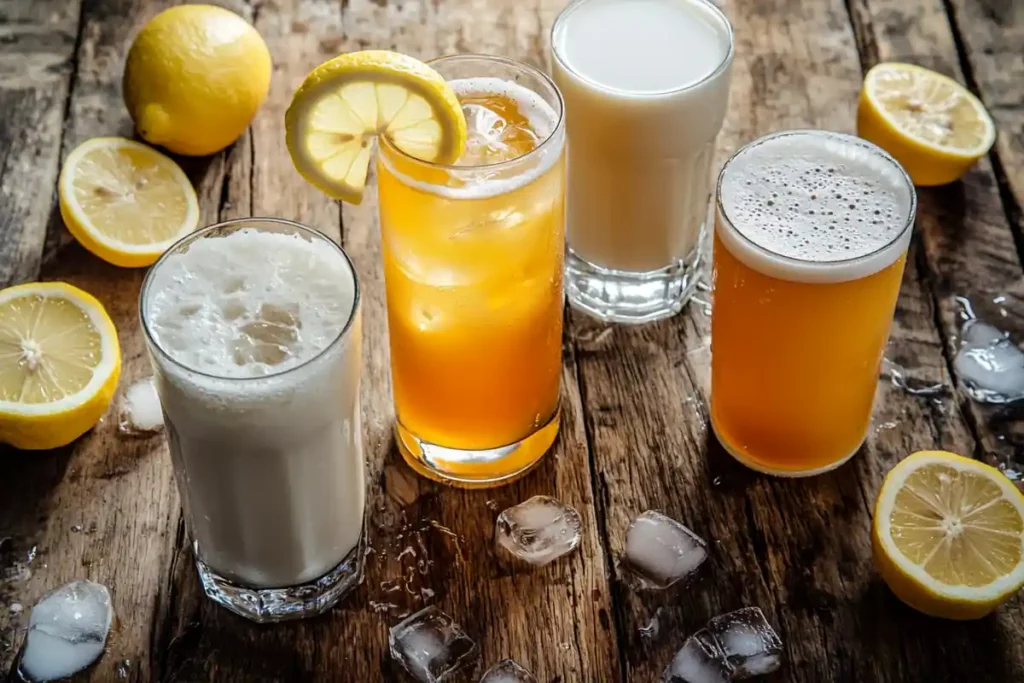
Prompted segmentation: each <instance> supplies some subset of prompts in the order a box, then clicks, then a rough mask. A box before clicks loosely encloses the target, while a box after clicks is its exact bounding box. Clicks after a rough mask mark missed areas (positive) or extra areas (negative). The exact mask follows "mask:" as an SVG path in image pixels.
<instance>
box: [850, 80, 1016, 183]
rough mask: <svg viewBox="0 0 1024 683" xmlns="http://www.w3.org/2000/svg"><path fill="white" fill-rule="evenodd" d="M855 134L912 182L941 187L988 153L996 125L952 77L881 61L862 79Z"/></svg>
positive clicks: (974, 98) (983, 107)
mask: <svg viewBox="0 0 1024 683" xmlns="http://www.w3.org/2000/svg"><path fill="white" fill-rule="evenodd" d="M857 134H858V135H860V136H861V137H862V138H864V139H865V140H869V141H871V142H873V143H875V144H876V145H878V146H879V147H881V148H882V149H884V150H886V151H887V152H889V154H891V155H893V157H895V159H896V160H897V161H899V162H900V164H902V165H903V167H904V168H905V169H906V170H907V173H909V174H910V177H911V178H912V179H913V181H914V184H915V185H944V184H946V183H951V182H953V181H954V180H957V179H958V178H960V176H962V175H963V174H964V173H966V172H967V169H969V168H970V167H971V166H972V165H974V163H975V162H976V161H977V160H978V159H980V158H981V157H983V156H984V155H985V154H987V153H988V151H989V149H991V148H992V144H993V143H994V142H995V139H996V127H995V124H993V123H992V118H991V117H990V116H989V115H988V112H987V111H986V110H985V106H984V105H983V104H982V103H981V102H980V101H979V100H978V98H977V97H975V96H974V95H972V94H971V93H970V92H969V91H968V90H967V89H966V88H965V87H963V86H962V85H960V84H959V83H957V82H956V81H954V80H953V79H952V78H949V77H947V76H943V75H942V74H939V73H935V72H934V71H929V70H928V69H924V68H922V67H919V66H914V65H913V64H898V63H884V64H879V65H877V66H875V67H874V68H873V69H871V70H870V71H868V73H867V75H866V76H865V77H864V85H863V86H862V88H861V91H860V102H859V104H858V107H857Z"/></svg>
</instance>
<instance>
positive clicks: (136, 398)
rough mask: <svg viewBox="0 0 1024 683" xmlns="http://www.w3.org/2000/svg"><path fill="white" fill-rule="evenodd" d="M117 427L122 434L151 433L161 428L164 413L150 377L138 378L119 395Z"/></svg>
mask: <svg viewBox="0 0 1024 683" xmlns="http://www.w3.org/2000/svg"><path fill="white" fill-rule="evenodd" d="M120 414H121V415H120V419H119V420H118V428H119V430H120V431H121V433H122V434H131V435H143V434H152V433H154V432H158V431H160V430H161V429H163V426H164V413H163V410H162V409H161V407H160V398H159V397H158V396H157V394H156V385H155V384H154V383H153V378H152V377H146V378H145V379H140V380H139V381H138V382H136V383H135V384H133V385H131V386H130V387H128V390H127V391H125V392H124V396H122V397H121V410H120Z"/></svg>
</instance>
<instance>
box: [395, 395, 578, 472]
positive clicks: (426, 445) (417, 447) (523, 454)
mask: <svg viewBox="0 0 1024 683" xmlns="http://www.w3.org/2000/svg"><path fill="white" fill-rule="evenodd" d="M559 419H560V411H559V410H558V409H557V408H556V409H555V412H554V414H553V415H552V416H551V419H550V420H548V421H547V423H545V424H543V425H542V426H540V427H538V428H537V430H536V431H535V432H533V433H532V434H530V435H529V436H526V437H524V438H523V439H520V440H519V441H516V442H515V443H511V444H508V445H507V446H499V447H497V448H487V449H482V450H462V449H458V448H448V447H446V446H441V445H438V444H434V443H430V442H428V441H423V440H422V439H420V438H419V437H417V436H416V435H415V434H414V433H413V432H411V431H410V430H408V429H406V427H405V426H404V425H402V423H401V422H400V421H397V420H396V421H395V437H396V438H397V440H398V449H399V450H400V451H401V452H402V457H403V458H405V461H406V462H407V463H409V467H411V468H413V469H414V470H416V472H418V473H419V474H421V475H423V476H424V477H427V478H428V479H434V480H435V481H440V482H442V483H444V484H451V485H452V486H457V487H460V488H470V489H473V488H492V487H495V486H502V485H504V484H509V483H511V482H513V481H515V480H516V479H519V478H520V477H522V476H523V475H525V474H526V473H527V472H529V471H530V470H531V469H533V468H534V467H535V466H536V465H537V463H539V462H540V459H541V458H542V457H543V456H544V454H545V453H547V452H548V449H550V448H551V444H553V443H554V442H555V437H556V436H558V426H559Z"/></svg>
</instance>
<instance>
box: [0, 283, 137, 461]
mask: <svg viewBox="0 0 1024 683" xmlns="http://www.w3.org/2000/svg"><path fill="white" fill-rule="evenodd" d="M120 375H121V348H120V346H119V345H118V343H117V330H116V329H114V323H113V322H111V320H110V316H108V315H107V312H106V310H105V309H104V308H103V305H102V304H101V303H100V302H99V301H97V300H96V299H94V298H93V297H92V296H90V295H89V294H87V293H86V292H83V291H82V290H80V289H78V288H77V287H72V286H71V285H68V284H65V283H63V282H34V283H31V284H25V285H18V286H16V287H8V288H7V289H4V290H2V291H0V441H2V442H4V443H8V444H11V445H12V446H16V447H17V448H25V449H31V450H39V449H46V448H57V447H58V446H64V445H66V444H69V443H71V442H72V441H74V440H75V439H77V438H78V437H79V436H81V435H82V434H84V433H85V432H87V431H88V430H89V429H91V428H92V427H93V426H94V425H95V424H96V423H97V422H99V419H100V418H101V417H102V416H103V413H105V412H106V410H107V408H108V407H109V406H110V401H111V399H112V398H113V396H114V390H115V389H116V388H117V380H118V378H119V377H120Z"/></svg>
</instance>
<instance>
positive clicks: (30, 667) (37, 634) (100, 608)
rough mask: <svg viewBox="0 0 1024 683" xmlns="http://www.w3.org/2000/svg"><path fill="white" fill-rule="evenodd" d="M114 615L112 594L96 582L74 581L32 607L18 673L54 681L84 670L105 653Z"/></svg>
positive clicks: (33, 678) (35, 678)
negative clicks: (111, 602) (111, 601)
mask: <svg viewBox="0 0 1024 683" xmlns="http://www.w3.org/2000/svg"><path fill="white" fill-rule="evenodd" d="M112 616H113V615H112V611H111V609H110V592H109V591H108V590H107V588H106V586H101V585H100V584H98V583H93V582H92V581H72V582H71V583H69V584H66V585H64V586H61V587H60V588H58V589H57V590H55V591H53V592H52V593H50V594H49V595H46V596H45V597H43V599H42V600H40V601H39V602H38V603H37V604H36V606H35V607H33V608H32V614H31V616H30V617H29V624H28V635H27V636H26V637H25V649H24V651H23V652H22V655H21V661H20V662H19V664H18V673H19V674H20V675H21V677H22V678H24V679H25V680H27V681H52V680H56V679H59V678H64V677H66V676H70V675H71V674H73V673H75V672H77V671H81V670H82V669H84V668H85V667H87V666H89V665H90V664H92V663H93V662H94V661H96V660H97V659H98V658H99V656H100V655H101V654H103V647H104V645H105V644H106V642H107V632H108V631H110V620H111V618H112Z"/></svg>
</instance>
